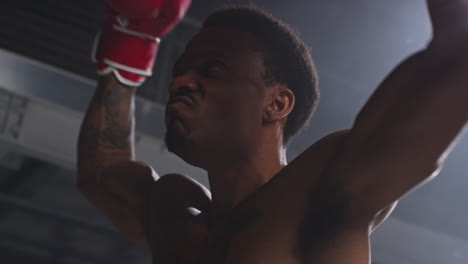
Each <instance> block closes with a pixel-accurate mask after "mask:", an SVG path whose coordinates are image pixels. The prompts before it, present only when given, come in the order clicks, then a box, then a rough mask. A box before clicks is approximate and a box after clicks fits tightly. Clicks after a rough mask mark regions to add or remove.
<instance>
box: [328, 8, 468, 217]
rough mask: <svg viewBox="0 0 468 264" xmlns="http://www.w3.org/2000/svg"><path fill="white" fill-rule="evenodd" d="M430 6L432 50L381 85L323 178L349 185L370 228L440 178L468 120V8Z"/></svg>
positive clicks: (353, 203)
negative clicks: (411, 194)
mask: <svg viewBox="0 0 468 264" xmlns="http://www.w3.org/2000/svg"><path fill="white" fill-rule="evenodd" d="M427 2H428V6H429V11H430V15H431V19H432V23H433V26H434V35H433V39H432V41H431V42H430V44H429V46H428V47H427V48H426V49H424V50H423V51H421V52H419V53H417V54H415V55H413V56H411V57H410V58H408V59H407V60H405V61H404V62H403V63H401V64H400V65H399V66H398V67H397V68H396V69H395V70H394V71H393V72H392V73H391V74H390V75H389V76H388V77H387V78H386V79H385V80H384V82H383V83H382V84H381V85H380V86H379V87H378V89H377V90H376V92H375V93H374V94H373V95H372V97H371V98H370V100H369V101H368V102H367V104H366V105H365V106H364V108H363V109H362V111H361V112H360V113H359V115H358V117H357V119H356V121H355V123H354V126H353V128H352V130H351V132H350V134H349V135H347V136H346V139H345V140H344V141H343V142H344V143H343V145H342V146H341V148H340V150H339V151H338V152H337V155H336V157H335V159H334V160H333V162H332V163H331V164H330V166H329V167H328V169H327V170H326V171H325V172H324V174H323V175H322V179H323V183H324V184H326V185H329V186H341V187H340V188H341V190H339V191H340V192H342V194H343V195H345V196H346V197H347V200H349V201H350V205H349V207H348V208H349V209H351V212H352V215H353V217H355V218H356V219H358V220H363V221H366V223H369V224H372V223H371V221H372V220H373V219H374V217H375V215H376V214H377V213H378V212H379V211H380V210H382V209H383V208H385V207H387V206H388V205H390V204H391V203H392V202H394V201H395V200H397V199H398V198H399V197H401V196H402V195H404V194H405V193H407V192H408V191H409V190H411V189H413V188H414V187H416V186H418V185H420V184H422V183H424V182H426V181H428V180H430V179H431V178H432V177H434V176H436V175H437V173H438V172H439V170H440V169H441V166H442V164H443V162H444V160H445V158H446V156H447V154H448V153H449V151H450V149H451V147H452V146H453V145H454V144H455V143H456V142H457V139H458V138H459V137H460V135H461V133H462V131H463V128H464V127H465V124H466V122H467V119H468V103H467V100H468V53H467V52H466V49H467V47H468V28H467V23H466V22H467V19H468V6H467V4H466V1H464V0H428V1H427ZM325 189H327V188H325ZM324 195H325V196H326V194H324Z"/></svg>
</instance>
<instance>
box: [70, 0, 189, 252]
mask: <svg viewBox="0 0 468 264" xmlns="http://www.w3.org/2000/svg"><path fill="white" fill-rule="evenodd" d="M189 5H190V1H189V0H134V1H122V0H107V1H106V11H107V24H106V27H105V29H104V34H103V37H102V38H101V40H100V45H99V54H97V55H98V56H97V58H96V59H97V63H98V64H97V68H98V74H100V75H101V76H102V77H101V79H100V81H99V85H98V87H97V89H96V92H95V95H94V97H93V99H92V101H91V103H90V105H89V108H88V111H87V113H86V116H85V119H84V121H83V124H82V126H81V131H80V137H79V143H78V179H77V185H78V188H79V190H80V191H81V192H82V193H83V194H85V196H86V197H87V198H88V199H89V200H90V201H91V202H92V203H93V204H94V205H95V206H96V207H98V208H99V209H101V210H102V211H103V212H104V213H106V214H107V215H108V216H109V218H110V220H111V221H112V222H113V224H114V225H115V226H116V227H117V228H118V229H119V230H120V231H122V232H123V233H125V234H126V235H127V236H128V237H129V238H131V239H132V240H134V241H137V242H139V243H142V244H147V235H148V234H147V232H145V230H144V229H145V228H146V227H144V226H145V224H144V223H146V222H147V219H146V218H148V215H149V212H148V210H149V203H150V190H151V189H152V188H153V183H154V182H155V180H157V179H158V178H159V177H158V175H156V173H155V172H154V171H153V170H152V169H151V167H149V166H147V165H145V164H143V163H140V162H136V161H134V159H135V153H134V123H135V121H134V107H135V92H136V89H137V88H136V87H137V86H139V85H141V84H142V83H143V82H144V81H145V79H146V77H147V76H149V75H151V73H152V68H153V64H154V60H155V58H156V54H157V51H158V47H159V42H160V38H161V37H163V36H164V35H165V34H166V33H168V32H169V31H170V30H171V29H172V28H173V27H174V26H175V24H176V23H177V22H178V21H180V19H182V17H183V16H184V14H185V13H186V11H187V9H188V7H189Z"/></svg>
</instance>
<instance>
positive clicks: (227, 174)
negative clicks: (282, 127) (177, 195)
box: [207, 144, 287, 219]
mask: <svg viewBox="0 0 468 264" xmlns="http://www.w3.org/2000/svg"><path fill="white" fill-rule="evenodd" d="M257 149H258V151H257V152H256V153H253V154H252V153H250V154H251V155H250V156H249V157H248V158H246V159H243V160H242V161H238V160H235V159H231V160H230V161H229V162H226V163H223V164H224V165H219V166H215V167H212V168H210V169H208V170H207V171H208V178H209V181H210V187H211V193H212V206H213V207H212V211H211V215H212V217H213V218H214V219H220V218H224V217H225V216H227V215H228V214H229V213H230V212H231V210H232V209H233V208H235V207H236V206H237V205H239V204H240V203H241V202H242V201H243V200H245V199H246V198H248V197H249V196H250V195H251V194H253V193H254V192H255V191H257V190H258V189H260V188H261V187H262V186H263V185H264V184H265V183H267V182H268V181H269V180H271V178H273V176H275V175H276V174H277V173H278V172H280V171H281V170H282V169H283V168H284V167H286V165H287V159H286V149H285V148H284V147H283V146H282V144H280V145H279V146H278V145H275V146H265V147H258V148H257ZM226 164H229V165H226Z"/></svg>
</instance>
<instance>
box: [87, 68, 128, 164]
mask: <svg viewBox="0 0 468 264" xmlns="http://www.w3.org/2000/svg"><path fill="white" fill-rule="evenodd" d="M134 89H135V88H131V87H125V86H123V85H121V84H119V83H118V82H117V81H115V79H114V78H113V77H112V78H111V77H109V76H108V77H107V78H104V79H102V80H101V82H100V84H99V86H98V88H97V91H96V94H95V95H94V97H93V99H92V101H91V103H90V105H89V108H88V111H87V113H86V116H85V119H84V121H83V124H82V126H81V129H80V136H79V141H78V167H79V169H81V170H83V169H85V167H91V168H92V167H98V166H102V165H104V163H105V162H108V161H112V160H113V159H117V158H122V157H124V158H128V159H130V158H132V157H133V133H134V118H133V111H134V109H133V108H134V93H135V90H134ZM96 169H98V168H96Z"/></svg>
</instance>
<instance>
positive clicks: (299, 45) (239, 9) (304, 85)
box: [203, 5, 319, 145]
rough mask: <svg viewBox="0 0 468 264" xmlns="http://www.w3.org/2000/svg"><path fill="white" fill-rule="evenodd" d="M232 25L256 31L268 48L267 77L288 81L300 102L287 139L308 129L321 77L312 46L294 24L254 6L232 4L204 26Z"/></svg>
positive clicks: (292, 115) (290, 120) (291, 116)
mask: <svg viewBox="0 0 468 264" xmlns="http://www.w3.org/2000/svg"><path fill="white" fill-rule="evenodd" d="M212 26H232V27H236V28H239V29H241V30H244V31H247V32H249V33H251V34H253V35H254V36H255V37H256V38H257V39H258V40H259V41H260V42H262V44H263V45H264V46H265V47H266V49H267V50H266V51H265V54H264V56H265V69H266V73H265V80H266V81H267V82H269V83H271V84H275V83H282V84H286V85H287V86H288V87H289V89H291V91H293V93H294V95H295V98H296V102H295V106H294V108H293V110H292V111H291V113H290V114H289V116H288V121H287V122H286V125H285V127H284V133H283V141H284V144H285V145H288V144H289V142H290V140H291V139H292V138H293V137H294V136H295V135H297V134H298V133H299V132H300V131H301V130H302V128H304V127H305V126H306V125H307V123H308V121H309V120H310V118H311V117H312V114H313V112H314V111H315V108H316V106H317V103H318V99H319V90H318V76H317V71H316V68H315V65H314V62H313V60H312V57H311V55H310V49H309V48H308V46H307V45H306V44H305V43H304V41H303V40H302V39H301V38H300V37H299V36H298V34H297V33H296V32H295V31H294V30H293V29H291V27H290V26H288V25H287V24H285V23H284V22H282V21H280V20H279V19H277V18H275V17H274V16H273V15H271V14H270V13H268V12H267V11H265V10H263V9H260V8H258V7H256V6H254V5H246V6H229V7H225V8H223V9H220V10H218V11H216V12H215V13H213V14H211V15H210V16H209V17H208V18H207V19H206V20H205V22H204V23H203V28H207V27H212Z"/></svg>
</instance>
